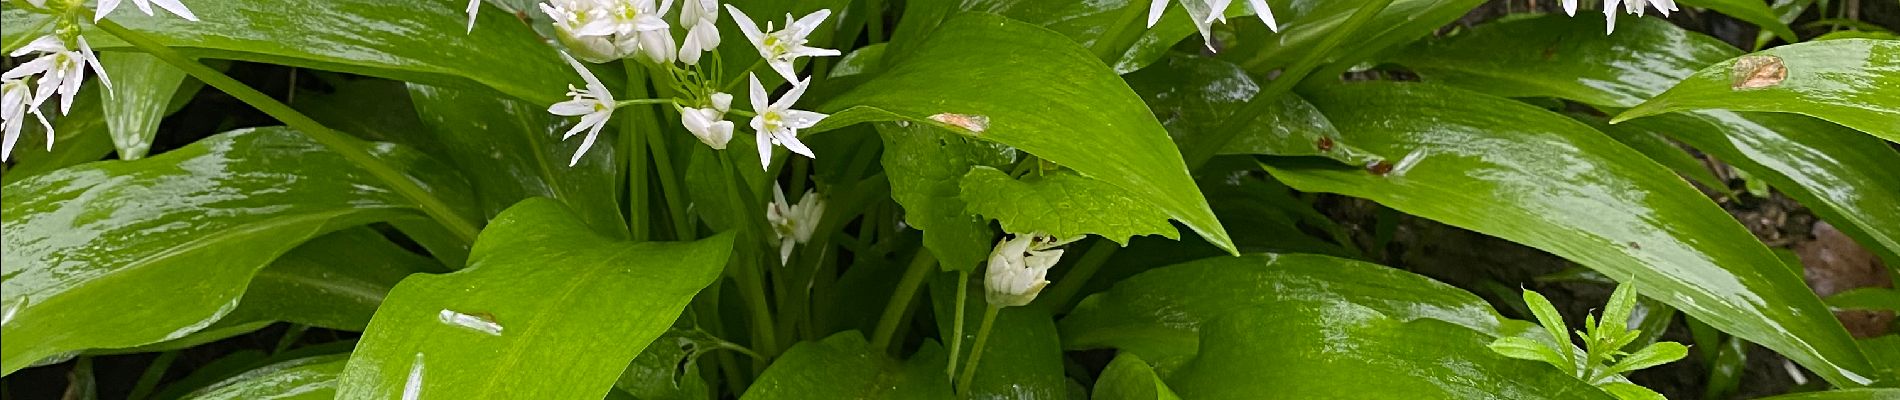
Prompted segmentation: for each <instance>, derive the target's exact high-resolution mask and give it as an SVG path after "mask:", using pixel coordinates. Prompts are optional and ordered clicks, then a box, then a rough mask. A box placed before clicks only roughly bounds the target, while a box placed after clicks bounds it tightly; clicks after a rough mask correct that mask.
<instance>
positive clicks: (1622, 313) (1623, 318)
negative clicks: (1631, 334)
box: [1602, 284, 1636, 332]
mask: <svg viewBox="0 0 1900 400" xmlns="http://www.w3.org/2000/svg"><path fill="white" fill-rule="evenodd" d="M1631 286H1635V284H1627V285H1616V290H1613V291H1611V292H1610V300H1609V302H1608V303H1605V304H1604V305H1603V325H1602V326H1603V328H1604V329H1605V330H1606V331H1609V332H1622V331H1625V330H1629V321H1630V313H1631V312H1633V311H1635V310H1636V290H1635V289H1636V288H1634V287H1631Z"/></svg>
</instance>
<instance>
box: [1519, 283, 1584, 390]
mask: <svg viewBox="0 0 1900 400" xmlns="http://www.w3.org/2000/svg"><path fill="white" fill-rule="evenodd" d="M1524 305H1525V306H1527V307H1530V309H1531V314H1532V315H1534V316H1536V317H1537V323H1538V324H1540V325H1543V326H1544V332H1545V333H1548V334H1550V340H1551V342H1550V343H1549V344H1547V345H1548V346H1571V345H1573V344H1572V343H1571V341H1570V327H1567V326H1564V316H1563V314H1559V313H1557V307H1556V306H1553V305H1551V304H1550V300H1549V299H1545V298H1544V294H1543V293H1537V291H1534V290H1525V291H1524ZM1553 349H1555V348H1553ZM1557 355H1559V356H1562V357H1564V358H1563V359H1564V362H1563V363H1553V364H1551V365H1555V366H1557V367H1558V368H1559V369H1563V370H1565V371H1576V364H1577V363H1576V362H1575V361H1573V360H1575V355H1572V354H1570V353H1568V352H1565V353H1558V354H1557Z"/></svg>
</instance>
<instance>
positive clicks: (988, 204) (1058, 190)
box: [963, 167, 1181, 246]
mask: <svg viewBox="0 0 1900 400" xmlns="http://www.w3.org/2000/svg"><path fill="white" fill-rule="evenodd" d="M1035 175H1036V174H1035V173H1031V174H1030V176H1027V177H1024V178H1023V179H1021V180H1018V179H1016V178H1011V177H1010V176H1009V174H1008V173H1005V172H1003V171H999V170H997V169H995V168H990V167H976V169H972V170H970V173H969V174H967V175H964V176H963V201H964V202H965V203H969V205H970V206H969V210H970V212H973V213H976V214H979V215H982V216H985V217H989V218H994V219H996V220H997V221H1000V222H1002V225H1003V231H1005V232H1013V233H1030V232H1043V233H1047V234H1050V235H1053V236H1055V237H1058V238H1070V237H1078V236H1082V235H1085V234H1091V233H1092V234H1096V235H1100V236H1102V237H1103V238H1107V239H1108V240H1113V241H1115V242H1117V243H1121V244H1122V245H1123V246H1126V245H1128V239H1129V238H1132V237H1135V236H1140V235H1161V236H1163V237H1167V238H1169V239H1180V238H1181V234H1180V232H1177V231H1175V230H1174V224H1170V223H1168V215H1167V214H1163V213H1161V211H1160V210H1156V209H1153V208H1149V207H1145V206H1144V204H1142V201H1141V200H1139V199H1137V198H1136V197H1135V196H1133V195H1132V194H1130V193H1129V192H1128V191H1126V190H1122V189H1121V188H1118V187H1115V186H1113V185H1109V184H1108V183H1105V182H1102V181H1099V180H1095V179H1091V178H1087V177H1083V176H1081V175H1077V174H1075V173H1073V172H1069V171H1052V172H1046V173H1043V174H1042V175H1041V176H1035Z"/></svg>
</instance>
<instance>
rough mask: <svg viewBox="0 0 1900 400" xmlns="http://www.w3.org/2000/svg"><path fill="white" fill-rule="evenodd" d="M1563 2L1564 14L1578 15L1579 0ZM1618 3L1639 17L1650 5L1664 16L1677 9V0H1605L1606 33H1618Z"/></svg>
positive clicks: (1625, 10) (1564, 0) (1626, 10)
mask: <svg viewBox="0 0 1900 400" xmlns="http://www.w3.org/2000/svg"><path fill="white" fill-rule="evenodd" d="M1563 2H1564V14H1568V15H1570V16H1572V17H1575V16H1577V0H1563ZM1618 5H1621V6H1623V12H1624V13H1627V14H1630V15H1635V16H1638V17H1641V16H1643V10H1645V9H1648V8H1649V7H1655V8H1656V11H1657V12H1661V13H1662V15H1663V16H1664V17H1667V16H1669V12H1670V11H1676V0H1604V1H1603V19H1604V21H1605V23H1606V24H1607V25H1608V26H1607V27H1606V28H1604V31H1603V34H1605V35H1608V34H1611V33H1616V8H1617V6H1618Z"/></svg>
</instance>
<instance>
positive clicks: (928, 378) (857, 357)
mask: <svg viewBox="0 0 1900 400" xmlns="http://www.w3.org/2000/svg"><path fill="white" fill-rule="evenodd" d="M946 360H947V359H946V358H945V356H944V350H943V347H942V346H939V345H937V344H936V342H925V343H924V345H923V347H922V348H921V349H919V350H918V351H917V354H913V355H911V357H910V359H909V360H905V361H899V360H893V359H890V358H889V357H886V356H884V355H883V354H882V353H881V352H877V351H873V350H871V344H870V342H868V341H865V340H864V335H863V334H860V333H858V332H857V331H847V332H841V333H838V334H834V335H831V337H828V338H825V339H824V340H822V341H815V342H800V343H798V344H795V345H792V348H791V349H790V350H786V351H785V354H783V355H780V356H779V358H778V360H777V361H774V362H772V366H771V367H768V368H766V369H765V374H763V375H760V376H759V380H758V381H756V382H753V383H752V386H751V387H750V388H747V389H746V392H745V395H744V396H739V398H740V399H744V400H773V399H931V400H949V399H953V398H955V397H954V396H953V395H952V394H951V392H950V382H949V380H948V379H947V378H945V377H944V374H943V366H944V362H945V361H946Z"/></svg>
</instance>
